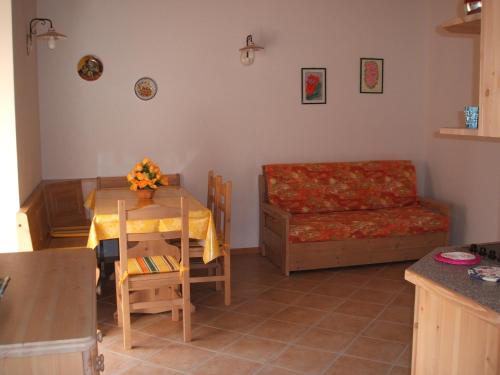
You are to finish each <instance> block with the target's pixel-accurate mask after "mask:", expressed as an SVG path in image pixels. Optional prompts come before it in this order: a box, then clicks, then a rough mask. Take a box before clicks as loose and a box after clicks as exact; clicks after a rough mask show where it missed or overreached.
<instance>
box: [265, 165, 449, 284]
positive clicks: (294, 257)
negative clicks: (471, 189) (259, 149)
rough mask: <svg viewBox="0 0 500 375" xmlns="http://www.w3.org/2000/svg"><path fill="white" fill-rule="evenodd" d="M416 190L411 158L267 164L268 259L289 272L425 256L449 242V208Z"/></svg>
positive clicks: (266, 213)
mask: <svg viewBox="0 0 500 375" xmlns="http://www.w3.org/2000/svg"><path fill="white" fill-rule="evenodd" d="M416 185H417V184H416V172H415V166H414V165H413V164H412V163H411V162H410V161H405V160H386V161H366V162H349V163H348V162H343V163H314V164H272V165H264V166H263V175H261V176H259V190H260V247H261V251H262V254H263V255H265V256H267V257H269V259H270V260H271V261H272V262H273V263H275V264H276V265H277V266H279V267H280V268H281V269H282V271H283V272H284V273H285V274H287V275H288V274H289V273H290V272H291V271H299V270H308V269H318V268H329V267H340V266H350V265H358V264H370V263H383V262H391V261H403V260H412V259H418V258H420V257H422V256H423V255H425V254H427V253H428V252H429V251H430V250H432V249H433V248H435V247H437V246H443V245H446V244H447V241H448V232H449V229H448V227H449V218H448V215H449V208H448V206H447V205H446V204H444V203H440V202H436V201H433V200H430V199H424V198H420V197H418V196H417V187H416Z"/></svg>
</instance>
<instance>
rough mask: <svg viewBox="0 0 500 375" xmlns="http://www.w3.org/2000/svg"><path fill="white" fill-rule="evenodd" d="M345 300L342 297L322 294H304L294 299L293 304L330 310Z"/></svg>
mask: <svg viewBox="0 0 500 375" xmlns="http://www.w3.org/2000/svg"><path fill="white" fill-rule="evenodd" d="M344 301H345V300H344V299H343V298H338V297H332V296H322V295H320V294H306V295H305V296H303V297H300V298H299V299H298V300H297V301H295V305H297V306H302V307H310V308H312V309H318V310H332V309H334V308H335V307H337V306H338V305H340V304H341V303H342V302H344Z"/></svg>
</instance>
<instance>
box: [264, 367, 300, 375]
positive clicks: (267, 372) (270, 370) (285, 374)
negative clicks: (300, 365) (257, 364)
mask: <svg viewBox="0 0 500 375" xmlns="http://www.w3.org/2000/svg"><path fill="white" fill-rule="evenodd" d="M297 374H298V373H297V372H295V371H290V370H287V369H285V368H281V367H274V366H266V367H264V368H263V369H262V370H261V371H259V373H258V374H257V375H297Z"/></svg>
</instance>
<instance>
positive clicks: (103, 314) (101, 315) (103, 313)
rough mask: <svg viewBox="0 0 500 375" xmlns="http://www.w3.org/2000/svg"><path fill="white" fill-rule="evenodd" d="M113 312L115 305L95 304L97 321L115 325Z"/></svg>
mask: <svg viewBox="0 0 500 375" xmlns="http://www.w3.org/2000/svg"><path fill="white" fill-rule="evenodd" d="M115 311H116V305H115V304H111V303H105V302H98V303H97V321H98V322H106V323H110V324H115V323H116V320H115V318H114V314H115Z"/></svg>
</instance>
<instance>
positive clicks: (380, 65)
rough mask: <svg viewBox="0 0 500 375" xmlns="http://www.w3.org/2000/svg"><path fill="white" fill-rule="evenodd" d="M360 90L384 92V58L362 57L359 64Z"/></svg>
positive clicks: (371, 92)
mask: <svg viewBox="0 0 500 375" xmlns="http://www.w3.org/2000/svg"><path fill="white" fill-rule="evenodd" d="M359 92H360V93H362V94H382V93H383V92H384V59H377V58H371V57H362V58H361V59H360V64H359Z"/></svg>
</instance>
